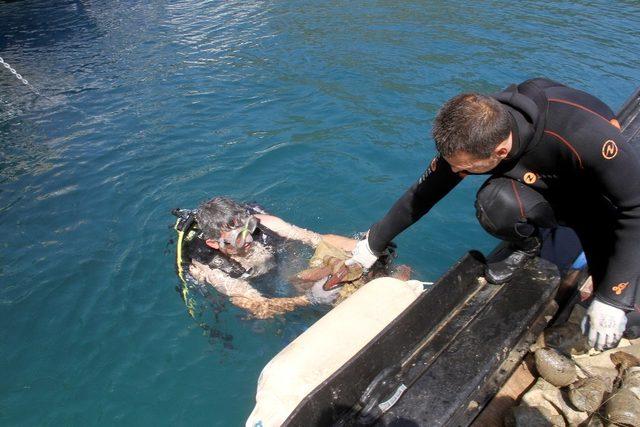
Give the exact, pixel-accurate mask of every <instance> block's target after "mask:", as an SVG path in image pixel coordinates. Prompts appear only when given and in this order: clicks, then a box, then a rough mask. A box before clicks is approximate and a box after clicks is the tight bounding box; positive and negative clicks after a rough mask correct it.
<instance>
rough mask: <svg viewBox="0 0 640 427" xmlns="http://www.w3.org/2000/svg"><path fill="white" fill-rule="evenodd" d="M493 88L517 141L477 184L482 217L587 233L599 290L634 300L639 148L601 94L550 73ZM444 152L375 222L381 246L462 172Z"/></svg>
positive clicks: (638, 264)
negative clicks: (502, 88)
mask: <svg viewBox="0 0 640 427" xmlns="http://www.w3.org/2000/svg"><path fill="white" fill-rule="evenodd" d="M494 97H495V98H496V99H497V100H498V101H499V102H501V103H502V104H503V105H504V106H505V107H506V108H507V110H508V112H509V113H510V116H511V129H512V134H513V146H512V150H511V152H510V153H509V155H508V156H507V158H506V159H505V160H503V161H502V162H501V163H500V164H499V165H498V166H497V167H496V168H495V169H494V170H492V171H490V172H488V174H491V175H492V176H491V177H490V178H489V180H487V182H486V183H485V184H484V185H483V186H482V188H481V189H480V191H479V192H478V199H477V201H476V207H477V211H478V219H479V220H480V222H481V224H482V225H483V226H484V227H485V228H486V229H487V231H489V232H490V233H492V234H494V235H496V236H498V237H500V238H503V239H507V240H512V241H516V240H518V239H523V238H526V237H529V236H531V235H533V234H534V233H535V232H536V230H537V229H538V228H540V227H553V226H554V225H555V224H556V221H557V222H559V223H561V224H565V225H568V226H570V227H571V228H573V229H574V230H575V231H576V233H577V234H578V236H579V238H580V241H581V243H582V246H583V249H584V251H585V254H586V256H587V261H588V264H589V269H590V272H591V274H592V275H593V279H594V283H595V285H596V295H597V296H598V297H599V298H600V299H601V300H603V301H604V302H606V303H608V304H611V305H613V306H616V307H619V308H622V309H625V310H633V309H634V307H635V308H637V306H638V301H637V300H638V299H639V297H640V295H638V294H640V292H639V291H638V286H639V285H638V282H639V281H640V156H639V154H640V153H639V151H640V150H638V151H637V150H636V149H635V148H634V147H632V146H631V145H630V144H629V142H628V141H626V140H624V138H623V137H622V136H621V134H620V131H619V129H618V127H616V126H615V125H614V124H612V123H611V122H610V121H611V120H612V119H614V118H615V117H614V114H613V112H612V111H611V109H610V108H609V107H607V106H606V105H605V104H604V103H603V102H601V101H600V100H598V99H596V98H595V97H593V96H591V95H589V94H587V93H585V92H582V91H579V90H575V89H572V88H569V87H566V86H563V85H561V84H559V83H555V82H552V81H550V80H546V79H534V80H529V81H526V82H524V83H522V84H520V85H517V86H516V85H513V86H510V87H509V88H507V89H506V90H505V91H503V92H500V93H498V94H496V95H494ZM463 176H464V174H458V173H454V172H453V171H452V170H451V167H450V166H449V164H448V163H447V162H446V161H445V160H444V159H443V158H442V157H440V156H438V157H436V158H435V159H434V160H433V161H432V163H431V165H430V166H429V168H428V169H427V171H426V172H425V173H424V174H423V175H422V176H421V177H420V179H419V180H418V181H417V182H416V183H415V184H414V185H412V186H411V187H410V188H409V190H407V192H406V193H405V194H404V195H403V196H402V197H401V198H400V199H399V200H398V201H397V202H396V203H395V204H394V205H393V207H392V208H391V209H390V210H389V212H388V213H387V214H386V216H385V217H384V218H383V219H382V220H381V221H379V222H377V223H376V224H374V225H373V226H372V227H371V230H370V234H369V245H370V246H371V249H372V250H373V251H376V252H378V251H382V250H383V249H384V248H385V246H386V245H387V244H388V243H389V242H390V241H391V240H392V239H393V238H394V237H395V236H396V235H398V234H399V233H401V232H402V231H403V230H405V229H406V228H407V227H409V226H410V225H411V224H413V223H414V222H416V221H417V220H418V219H419V218H421V217H422V216H423V215H424V214H426V213H427V212H428V211H429V210H430V209H431V207H432V206H433V205H435V204H436V203H437V202H438V201H439V200H440V199H441V198H442V197H444V196H445V195H446V194H447V193H448V192H449V191H450V190H451V189H453V188H454V187H455V186H456V185H457V184H458V183H459V182H460V180H462V178H463Z"/></svg>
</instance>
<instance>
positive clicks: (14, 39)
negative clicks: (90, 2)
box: [0, 0, 100, 52]
mask: <svg viewBox="0 0 640 427" xmlns="http://www.w3.org/2000/svg"><path fill="white" fill-rule="evenodd" d="M0 3H9V7H7V8H5V9H12V10H6V11H5V13H3V11H2V10H0V20H1V21H2V25H3V27H4V28H7V29H10V31H6V30H3V32H2V33H1V34H0V52H6V51H12V50H17V51H21V50H24V49H41V48H43V47H50V46H54V45H56V44H58V43H61V42H65V41H71V40H73V39H74V38H75V37H76V36H77V34H78V33H81V32H89V33H90V34H93V35H94V36H99V35H100V30H99V28H98V26H97V25H96V21H95V19H94V18H93V17H92V16H91V14H89V13H88V10H87V7H86V5H85V2H83V1H80V0H67V1H60V2H58V4H57V5H56V7H53V8H52V7H47V6H44V7H38V6H35V7H34V5H33V4H30V3H34V2H28V1H6V0H4V1H3V2H0Z"/></svg>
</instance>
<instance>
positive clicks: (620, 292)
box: [611, 282, 629, 295]
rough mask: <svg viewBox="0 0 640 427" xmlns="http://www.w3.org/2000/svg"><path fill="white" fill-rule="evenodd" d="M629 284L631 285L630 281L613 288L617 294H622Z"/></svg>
mask: <svg viewBox="0 0 640 427" xmlns="http://www.w3.org/2000/svg"><path fill="white" fill-rule="evenodd" d="M627 286H629V282H623V283H618V284H617V285H615V286H614V287H613V288H611V290H612V291H613V292H614V293H615V294H616V295H620V294H622V293H623V292H624V290H625V289H627Z"/></svg>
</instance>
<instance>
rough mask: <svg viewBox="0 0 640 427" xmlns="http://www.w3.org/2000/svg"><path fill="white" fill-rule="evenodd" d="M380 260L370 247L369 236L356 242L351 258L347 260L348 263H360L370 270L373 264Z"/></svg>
mask: <svg viewBox="0 0 640 427" xmlns="http://www.w3.org/2000/svg"><path fill="white" fill-rule="evenodd" d="M377 260H378V256H377V255H376V254H374V253H373V251H372V250H371V248H370V247H369V237H368V236H367V237H365V238H364V239H363V240H360V241H359V242H358V243H356V247H355V248H354V249H353V253H352V255H351V258H349V259H348V260H346V261H345V264H346V265H353V264H354V263H358V264H360V265H361V266H362V268H364V269H365V270H368V269H370V268H371V266H372V265H373V264H375V262H376V261H377Z"/></svg>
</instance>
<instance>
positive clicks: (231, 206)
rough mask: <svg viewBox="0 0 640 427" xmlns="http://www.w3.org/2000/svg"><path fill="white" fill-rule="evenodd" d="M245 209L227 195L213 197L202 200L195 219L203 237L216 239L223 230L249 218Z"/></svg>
mask: <svg viewBox="0 0 640 427" xmlns="http://www.w3.org/2000/svg"><path fill="white" fill-rule="evenodd" d="M249 216H250V215H249V213H247V209H246V208H245V207H244V206H243V205H241V204H240V203H238V202H236V201H234V200H231V199H229V198H227V197H214V198H213V199H211V200H209V201H206V202H204V203H203V204H201V205H200V206H199V207H198V210H197V211H196V221H198V227H200V230H201V231H202V234H203V235H204V238H205V239H218V238H220V234H221V232H222V231H224V230H230V229H232V228H233V227H234V226H235V224H236V223H238V222H243V221H245V220H246V219H247V218H249Z"/></svg>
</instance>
